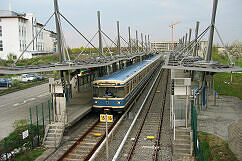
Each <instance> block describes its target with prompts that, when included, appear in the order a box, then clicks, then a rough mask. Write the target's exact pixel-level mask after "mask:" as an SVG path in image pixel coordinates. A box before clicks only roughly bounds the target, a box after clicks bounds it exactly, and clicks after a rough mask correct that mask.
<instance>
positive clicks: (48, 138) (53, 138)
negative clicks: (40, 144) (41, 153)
mask: <svg viewBox="0 0 242 161" xmlns="http://www.w3.org/2000/svg"><path fill="white" fill-rule="evenodd" d="M59 139H60V136H59V137H46V138H45V140H46V141H55V140H59Z"/></svg>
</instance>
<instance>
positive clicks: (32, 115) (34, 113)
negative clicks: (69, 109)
mask: <svg viewBox="0 0 242 161" xmlns="http://www.w3.org/2000/svg"><path fill="white" fill-rule="evenodd" d="M52 120H53V107H52V103H51V100H48V101H47V102H44V103H41V104H38V105H36V106H34V107H30V108H29V118H28V119H25V120H16V121H15V122H14V125H13V126H14V128H15V130H14V131H13V132H12V133H10V134H9V135H8V136H7V137H5V138H4V139H2V140H1V141H0V160H10V159H11V158H12V157H13V156H14V155H15V154H16V153H18V152H20V151H25V150H26V149H34V148H35V147H38V146H41V144H42V140H43V138H44V134H45V127H46V125H48V123H51V122H52Z"/></svg>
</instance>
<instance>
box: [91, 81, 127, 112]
mask: <svg viewBox="0 0 242 161" xmlns="http://www.w3.org/2000/svg"><path fill="white" fill-rule="evenodd" d="M124 93H125V91H124V85H123V84H121V83H120V82H119V83H118V82H117V81H111V82H110V81H100V80H97V81H93V106H92V108H93V110H94V111H99V112H101V111H103V110H104V109H110V110H111V111H114V112H122V111H124V108H125V103H126V102H125V98H124V95H125V94H124Z"/></svg>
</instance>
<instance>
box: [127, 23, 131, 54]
mask: <svg viewBox="0 0 242 161" xmlns="http://www.w3.org/2000/svg"><path fill="white" fill-rule="evenodd" d="M128 32H129V51H130V54H132V44H131V33H130V26H129V27H128Z"/></svg>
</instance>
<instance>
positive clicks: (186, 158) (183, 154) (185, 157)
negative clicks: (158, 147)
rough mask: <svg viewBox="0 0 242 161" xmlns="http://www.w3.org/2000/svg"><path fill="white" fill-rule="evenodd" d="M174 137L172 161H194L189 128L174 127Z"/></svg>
mask: <svg viewBox="0 0 242 161" xmlns="http://www.w3.org/2000/svg"><path fill="white" fill-rule="evenodd" d="M175 130H176V136H175V138H176V139H175V140H174V142H173V150H174V152H173V158H172V160H174V161H194V160H195V159H194V158H193V156H192V132H191V129H190V128H185V127H176V129H175Z"/></svg>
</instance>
